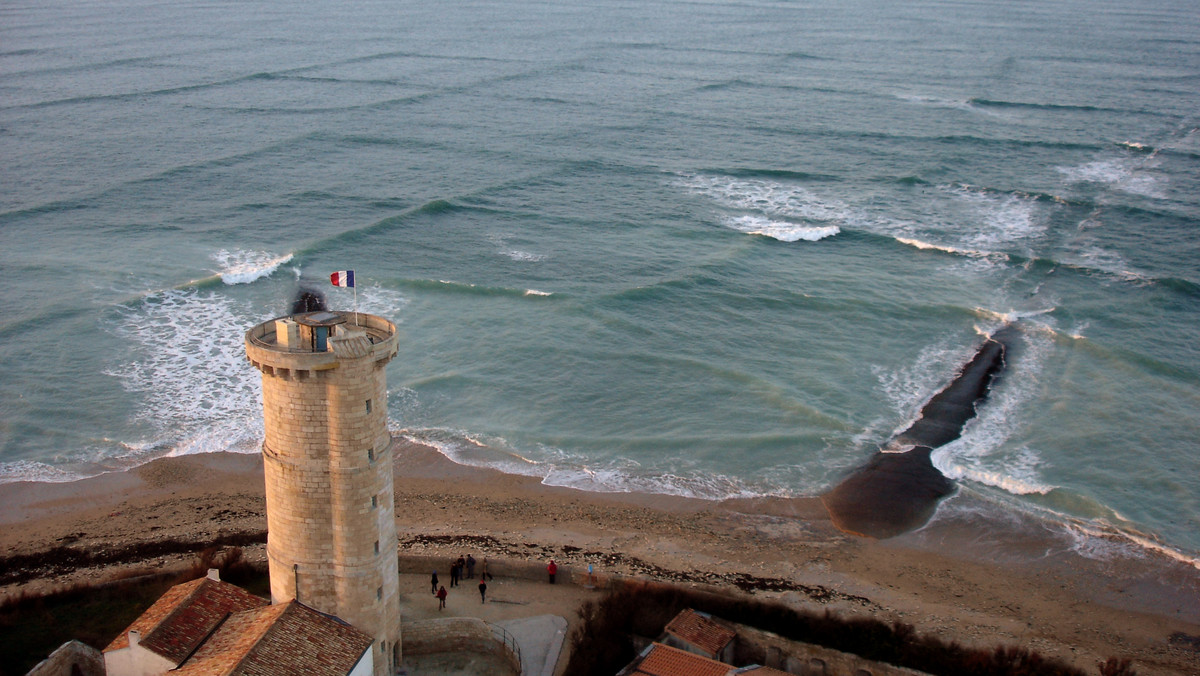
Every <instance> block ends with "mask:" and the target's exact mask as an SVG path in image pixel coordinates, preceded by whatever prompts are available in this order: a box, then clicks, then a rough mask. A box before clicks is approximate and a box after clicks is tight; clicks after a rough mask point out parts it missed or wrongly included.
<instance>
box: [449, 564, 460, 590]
mask: <svg viewBox="0 0 1200 676" xmlns="http://www.w3.org/2000/svg"><path fill="white" fill-rule="evenodd" d="M458 575H459V572H458V562H457V561H451V562H450V586H451V587H457V586H458Z"/></svg>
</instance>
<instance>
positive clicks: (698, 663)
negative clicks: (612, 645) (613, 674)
mask: <svg viewBox="0 0 1200 676" xmlns="http://www.w3.org/2000/svg"><path fill="white" fill-rule="evenodd" d="M730 669H733V667H732V666H730V665H728V664H725V663H724V662H718V661H716V660H710V659H708V658H707V657H701V656H699V655H695V654H693V653H689V652H687V651H685V650H680V649H678V648H672V647H671V646H667V645H663V644H661V643H655V644H654V645H653V646H652V647H651V649H650V652H649V653H647V654H646V656H645V657H643V658H642V661H641V662H640V663H639V664H638V665H637V668H635V669H634V670H633V673H634V674H645V675H646V676H725V674H728V673H729V670H730Z"/></svg>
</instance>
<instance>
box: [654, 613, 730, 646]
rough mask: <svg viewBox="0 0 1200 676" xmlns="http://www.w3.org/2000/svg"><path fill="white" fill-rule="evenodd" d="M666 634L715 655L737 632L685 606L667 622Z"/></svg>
mask: <svg viewBox="0 0 1200 676" xmlns="http://www.w3.org/2000/svg"><path fill="white" fill-rule="evenodd" d="M666 631H667V633H668V634H671V635H673V636H675V637H676V638H679V639H681V640H683V641H686V642H687V643H690V644H692V645H694V646H696V647H697V648H700V649H701V650H703V651H705V652H707V653H708V654H709V655H716V654H717V653H719V652H721V649H722V648H724V647H725V646H727V645H729V642H730V641H732V640H733V638H734V636H736V635H737V634H736V633H735V632H734V631H733V630H732V629H730V628H728V627H726V626H723V625H721V624H718V623H716V622H715V621H713V620H712V618H710V617H708V616H706V615H701V614H700V613H698V612H696V611H694V610H692V609H691V608H685V609H684V610H681V611H680V612H679V614H678V615H676V616H675V618H674V619H673V620H671V621H670V622H669V623H668V624H667V628H666Z"/></svg>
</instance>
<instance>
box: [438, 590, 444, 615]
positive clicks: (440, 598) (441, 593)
mask: <svg viewBox="0 0 1200 676" xmlns="http://www.w3.org/2000/svg"><path fill="white" fill-rule="evenodd" d="M437 597H438V610H441V609H442V608H445V607H446V588H445V587H442V588H441V589H439V590H438V592H437Z"/></svg>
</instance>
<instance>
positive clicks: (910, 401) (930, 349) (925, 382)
mask: <svg viewBox="0 0 1200 676" xmlns="http://www.w3.org/2000/svg"><path fill="white" fill-rule="evenodd" d="M972 353H973V348H971V347H970V346H963V345H959V344H954V343H953V342H952V341H951V339H950V338H949V337H946V338H943V339H941V340H938V341H937V342H936V343H933V344H931V345H928V346H926V347H925V348H924V349H922V350H921V351H920V352H919V353H918V354H917V358H916V360H915V361H914V362H913V363H912V364H911V365H909V366H907V367H904V368H900V369H898V370H896V371H885V370H883V369H882V368H881V367H879V366H872V367H871V370H872V372H873V373H874V374H875V378H876V380H878V381H879V388H880V389H881V390H882V391H883V395H884V397H885V398H886V399H887V401H888V403H889V404H890V406H891V408H892V409H893V410H895V411H896V412H897V413H899V414H900V415H901V416H903V418H904V422H903V423H902V424H901V425H900V426H899V427H897V428H896V429H895V430H894V431H893V435H894V434H896V433H899V432H901V431H903V430H904V429H906V428H907V427H908V426H909V425H910V424H912V423H913V422H914V421H915V420H916V418H917V415H919V414H920V411H921V407H922V406H923V405H924V403H925V402H926V401H928V400H929V399H930V398H931V397H932V396H933V395H935V394H937V393H938V392H939V391H941V390H942V388H944V387H945V386H946V384H947V382H948V379H949V378H950V377H951V376H952V375H953V374H952V373H949V372H947V366H946V365H947V364H962V363H965V362H966V361H967V360H968V359H970V358H971V354H972Z"/></svg>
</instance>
